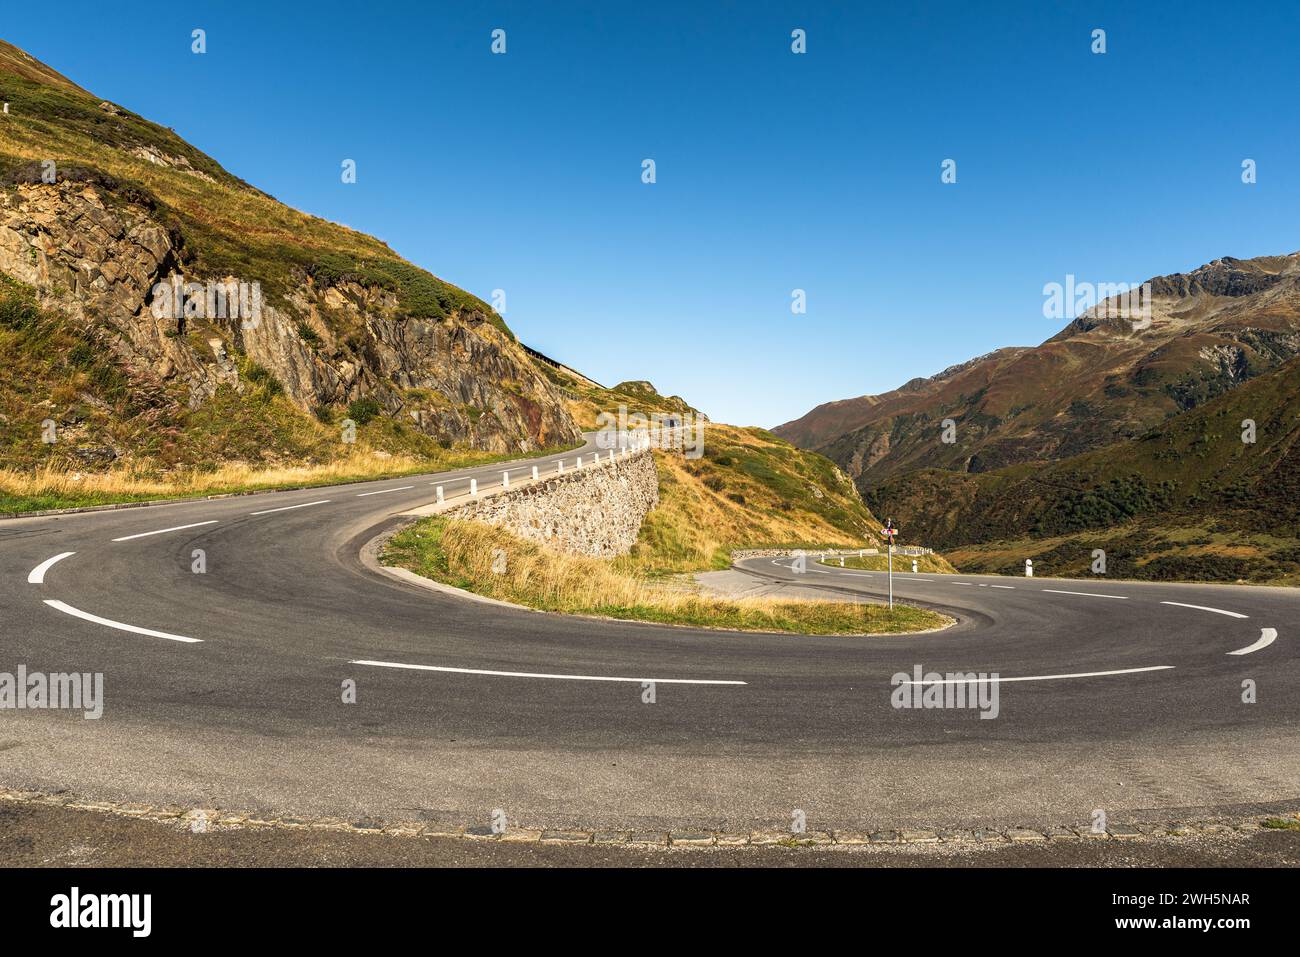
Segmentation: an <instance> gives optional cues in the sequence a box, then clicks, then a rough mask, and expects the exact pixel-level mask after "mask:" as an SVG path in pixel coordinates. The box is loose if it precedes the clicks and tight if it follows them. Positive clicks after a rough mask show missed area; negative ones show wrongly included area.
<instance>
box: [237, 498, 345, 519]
mask: <svg viewBox="0 0 1300 957" xmlns="http://www.w3.org/2000/svg"><path fill="white" fill-rule="evenodd" d="M328 501H329V499H327V498H323V499H321V500H320V501H319V502H303V503H302V504H301V505H285V506H284V507H283V508H265V509H262V511H260V512H249V513H248V514H249V515H270V514H271V513H272V512H287V511H289V510H290V509H292V508H306V507H307V506H309V505H324V504H325V503H326V502H328Z"/></svg>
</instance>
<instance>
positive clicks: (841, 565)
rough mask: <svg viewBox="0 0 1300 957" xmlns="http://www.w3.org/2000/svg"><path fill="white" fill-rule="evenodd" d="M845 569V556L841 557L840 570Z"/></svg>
mask: <svg viewBox="0 0 1300 957" xmlns="http://www.w3.org/2000/svg"><path fill="white" fill-rule="evenodd" d="M843 567H844V556H843V555H841V556H840V568H843Z"/></svg>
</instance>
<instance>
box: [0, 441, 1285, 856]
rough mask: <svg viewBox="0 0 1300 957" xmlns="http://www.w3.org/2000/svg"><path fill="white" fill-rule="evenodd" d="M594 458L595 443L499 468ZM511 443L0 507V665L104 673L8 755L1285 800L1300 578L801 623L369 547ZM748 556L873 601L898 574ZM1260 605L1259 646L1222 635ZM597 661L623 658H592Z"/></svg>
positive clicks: (359, 785)
mask: <svg viewBox="0 0 1300 957" xmlns="http://www.w3.org/2000/svg"><path fill="white" fill-rule="evenodd" d="M578 454H582V455H588V454H590V449H589V448H585V449H582V450H578V451H577V452H567V453H564V454H563V455H559V456H551V457H549V458H544V459H538V460H530V461H529V462H528V463H527V464H526V465H521V466H520V471H518V472H515V473H514V475H513V476H512V477H513V478H514V479H515V480H516V481H518V479H519V478H520V477H521V476H522V475H525V474H526V473H527V470H528V467H529V466H531V465H532V464H537V465H539V467H540V468H541V469H542V470H543V472H545V471H548V470H550V469H553V468H554V465H553V463H554V461H555V460H556V459H558V458H563V459H565V461H566V465H568V466H571V465H572V460H573V458H574V457H575V456H576V455H578ZM503 467H504V466H492V467H485V468H479V469H470V470H463V471H460V472H456V473H450V474H449V475H448V476H442V477H435V476H422V477H408V478H404V479H394V480H389V481H384V482H374V483H366V484H362V485H348V486H342V487H336V488H328V489H311V490H306V491H297V492H278V493H268V494H265V495H258V496H248V497H239V498H231V499H223V500H217V501H199V502H192V503H184V504H174V505H167V506H159V507H150V508H136V509H126V510H120V511H111V512H96V513H88V514H78V515H67V516H56V517H44V518H28V519H18V520H11V521H4V522H0V583H3V586H2V587H3V595H4V598H3V600H2V601H0V672H11V673H12V672H15V671H16V670H17V668H18V666H19V665H25V666H26V668H27V669H28V671H29V672H37V671H40V672H68V671H79V672H102V673H103V674H104V699H105V703H104V712H103V717H102V718H101V719H99V720H85V719H83V718H82V716H81V714H80V713H79V712H78V713H69V712H60V711H48V710H46V711H28V710H23V711H0V783H4V784H6V785H8V786H10V787H17V788H32V789H37V790H44V791H60V790H67V791H70V792H72V793H75V794H77V795H80V796H84V797H89V798H93V799H101V800H111V801H141V802H149V803H178V804H184V805H187V806H194V807H218V808H223V809H229V810H239V811H246V812H254V813H279V814H296V815H299V816H319V815H332V816H339V817H343V818H346V819H349V820H358V819H369V820H381V821H382V820H412V819H423V820H427V821H433V822H439V823H448V824H466V823H475V822H478V823H484V824H486V823H488V822H489V821H490V820H491V817H492V815H493V813H494V811H496V810H498V809H500V810H502V811H504V812H505V814H506V816H507V819H508V820H509V822H510V824H511V826H523V827H551V828H564V827H588V828H593V827H609V828H623V827H627V828H643V827H655V828H666V829H672V830H676V829H680V828H682V827H698V828H710V829H717V830H748V829H758V828H764V827H766V828H777V829H783V828H787V827H788V826H789V824H790V821H791V815H792V813H793V812H794V811H795V810H796V809H797V810H800V811H803V812H804V816H805V818H806V820H807V824H808V827H809V828H815V827H819V828H850V829H852V828H857V829H868V830H869V829H874V828H884V827H948V826H980V825H984V824H989V825H997V824H1004V825H1010V824H1023V825H1035V824H1039V825H1051V824H1080V823H1087V822H1088V821H1089V819H1090V816H1091V814H1092V812H1093V811H1094V809H1098V808H1100V809H1103V810H1105V811H1106V813H1107V814H1108V816H1109V819H1110V820H1112V821H1135V822H1136V821H1153V820H1164V819H1174V818H1187V817H1190V816H1195V815H1198V814H1209V813H1214V814H1220V813H1229V812H1232V811H1234V810H1236V811H1240V812H1242V813H1253V812H1257V811H1261V810H1268V809H1272V808H1275V807H1290V808H1294V807H1296V806H1297V803H1300V735H1297V733H1296V732H1297V718H1298V717H1300V667H1297V665H1298V662H1297V651H1296V648H1297V642H1296V633H1297V628H1296V625H1297V623H1298V622H1297V618H1298V615H1297V611H1298V610H1300V591H1298V590H1296V589H1266V588H1253V587H1244V586H1243V587H1231V586H1213V585H1156V584H1144V583H1133V582H1121V581H1105V580H1100V579H1098V580H1088V581H1063V580H1052V579H1047V578H1035V579H1032V580H1026V579H1004V578H997V577H987V576H938V575H913V574H911V573H910V572H907V573H902V574H900V575H898V576H896V577H895V592H896V595H897V597H898V598H899V599H901V600H904V601H911V602H915V603H919V604H924V605H928V606H931V607H935V608H939V609H941V610H944V611H946V612H947V613H949V614H951V615H952V616H954V617H956V618H957V619H958V620H959V623H958V624H957V625H956V626H954V627H952V628H950V629H948V630H946V631H942V632H938V633H932V634H926V635H919V636H911V637H859V638H808V637H790V636H780V635H753V634H736V633H727V632H710V631H704V630H696V629H687V628H668V627H659V626H652V625H645V624H636V623H624V622H613V621H605V620H595V619H582V618H571V617H563V616H553V615H543V614H539V613H534V612H527V611H522V610H516V609H512V608H506V607H499V606H492V605H486V604H482V603H479V602H471V601H466V600H464V599H462V598H458V597H455V596H451V595H445V594H440V593H437V592H433V591H429V590H427V589H423V588H419V587H417V586H414V585H411V584H409V583H405V582H402V581H398V580H395V579H394V578H392V577H390V576H387V575H384V574H382V573H379V572H376V571H374V570H372V569H369V568H367V567H365V566H364V565H363V564H362V563H361V561H360V559H359V552H360V549H361V547H362V545H363V544H364V543H365V542H367V541H368V540H370V539H371V538H373V537H374V536H375V535H376V534H378V533H379V532H380V531H382V530H383V529H384V528H386V527H389V526H390V525H391V524H392V523H393V521H394V518H393V516H394V515H395V514H396V513H399V512H402V511H404V510H407V509H410V508H413V507H416V506H419V505H423V504H427V503H428V502H430V501H431V500H432V498H433V488H432V485H433V484H435V479H436V484H443V485H445V486H446V487H447V492H448V495H451V494H453V493H455V492H456V491H457V490H459V489H460V488H461V487H462V486H463V485H465V484H467V483H468V479H469V477H471V476H473V477H476V478H477V479H478V480H479V481H480V483H487V482H491V483H495V482H497V481H499V479H500V472H501V469H502V468H503ZM295 506H299V507H295ZM184 526H189V527H184ZM164 530H166V531H164ZM150 533H157V534H150ZM134 536H139V537H134ZM119 539H120V540H119ZM194 549H203V550H204V552H205V554H206V563H207V567H206V573H204V574H195V573H194V572H193V571H192V563H193V557H192V553H193V550H194ZM65 552H71V553H73V554H71V555H69V556H67V557H65V558H63V559H61V560H59V561H58V562H56V563H54V564H52V565H50V566H48V567H47V568H46V569H45V571H44V574H43V580H42V581H40V582H29V575H31V574H32V573H33V569H35V568H37V567H38V566H39V565H41V564H42V563H43V562H45V561H47V560H48V559H50V558H52V557H54V556H56V555H60V554H62V553H65ZM743 565H744V568H745V569H746V570H747V571H750V572H752V573H754V574H761V575H763V576H767V577H775V578H780V579H788V580H790V581H792V582H800V583H803V584H815V585H816V586H818V587H823V588H833V589H837V590H840V589H848V590H852V591H854V592H860V593H864V594H867V595H872V596H879V595H881V594H883V590H884V584H885V579H884V576H883V575H871V574H868V573H863V572H851V571H849V570H844V571H842V570H840V569H838V568H833V567H832V568H825V567H819V566H818V565H816V564H815V563H810V564H809V571H808V572H807V573H806V574H804V575H796V574H795V573H794V572H793V571H792V570H791V569H789V568H788V567H786V563H785V562H777V563H773V561H772V560H770V559H759V560H752V561H749V562H745V563H743ZM38 577H39V576H38ZM1071 593H1082V594H1071ZM1103 595H1106V596H1115V597H1100V596H1103ZM49 602H61V603H64V607H63V609H62V610H61V608H60V607H58V606H55V605H51V604H49ZM1192 605H1195V606H1201V607H1199V608H1194V607H1187V606H1192ZM1208 609H1216V610H1208ZM78 612H79V613H82V614H83V615H91V616H94V619H95V620H91V619H87V618H85V617H77V614H76V613H78ZM1224 612H1231V613H1232V614H1225V613H1224ZM1234 615H1235V616H1242V617H1234ZM105 621H108V622H114V623H118V624H126V625H130V626H133V627H135V628H140V629H146V630H149V631H153V632H160V633H163V634H166V635H170V636H172V637H170V638H168V637H159V636H158V635H153V634H142V633H139V632H134V631H125V630H122V629H121V628H118V627H112V626H111V625H109V624H105V623H104V622H105ZM1263 629H1273V630H1274V631H1275V632H1276V634H1277V637H1276V639H1275V640H1274V641H1272V643H1271V644H1268V645H1267V646H1266V647H1259V648H1258V649H1257V650H1254V651H1251V652H1249V653H1245V654H1238V655H1234V654H1229V652H1233V651H1238V650H1242V649H1245V648H1248V647H1251V646H1252V645H1255V644H1256V643H1257V642H1258V641H1259V640H1260V638H1261V634H1262V633H1263ZM177 638H191V639H198V640H197V641H181V640H176V639H177ZM359 662H384V663H387V664H390V665H416V666H424V668H435V669H463V670H460V671H456V670H451V671H447V670H411V669H408V668H398V667H385V666H380V665H375V664H361V663H359ZM917 665H920V666H921V667H922V668H923V671H925V672H930V671H936V672H944V673H946V672H950V671H951V672H963V673H964V672H985V673H989V674H993V673H996V674H997V675H998V678H999V680H998V682H997V690H998V715H997V717H996V719H991V720H989V719H982V718H981V717H980V713H979V711H978V710H977V709H961V710H957V709H940V710H926V709H910V708H909V709H900V708H895V707H893V706H892V704H891V695H892V694H893V693H894V690H895V689H894V687H893V685H892V684H891V676H892V675H894V674H895V673H896V672H907V673H909V674H910V673H911V672H912V671H913V668H914V667H915V666H917ZM1157 668H1158V669H1160V670H1147V669H1157ZM482 672H508V673H509V674H507V675H502V674H484V673H482ZM1109 672H1120V673H1115V674H1110V673H1109ZM1098 673H1101V674H1098ZM1067 675H1086V676H1085V677H1061V676H1067ZM611 678H617V679H629V680H591V679H611ZM348 679H352V680H355V682H356V686H357V701H356V703H355V704H346V703H344V702H343V700H342V698H343V695H342V693H341V686H342V683H343V682H344V681H345V680H348ZM643 679H654V680H655V681H656V684H655V688H654V690H655V702H654V703H653V704H651V703H645V702H644V701H643V686H642V683H641V682H642V680H643ZM1022 679H1023V680H1022ZM1030 679H1032V680H1030ZM1246 679H1250V680H1251V681H1253V682H1255V684H1256V689H1257V697H1258V700H1257V702H1256V703H1253V704H1246V703H1243V701H1242V694H1243V692H1242V683H1243V681H1244V680H1246ZM679 681H681V682H736V683H675V682H679ZM739 682H743V683H739Z"/></svg>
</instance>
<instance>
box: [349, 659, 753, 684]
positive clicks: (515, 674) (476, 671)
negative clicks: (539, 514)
mask: <svg viewBox="0 0 1300 957" xmlns="http://www.w3.org/2000/svg"><path fill="white" fill-rule="evenodd" d="M348 664H350V665H372V666H374V667H376V668H404V669H407V670H409V671H444V672H450V673H452V674H458V675H490V676H492V677H496V678H550V679H553V680H558V681H631V682H635V683H638V684H639V683H641V682H643V681H653V682H654V683H655V684H661V685H743V684H746V682H744V681H724V680H720V679H713V678H613V677H609V676H607V675H553V674H546V673H543V672H534V671H488V670H486V669H483V668H448V667H445V666H442V665H408V664H403V663H401V662H397V661H367V660H359V661H349V662H348Z"/></svg>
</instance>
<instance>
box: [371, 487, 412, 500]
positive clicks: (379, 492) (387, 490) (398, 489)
mask: <svg viewBox="0 0 1300 957" xmlns="http://www.w3.org/2000/svg"><path fill="white" fill-rule="evenodd" d="M408 488H415V486H414V485H403V486H402V487H401V488H381V489H380V490H379V491H377V492H358V493H357V498H365V497H366V496H367V495H383V494H384V493H385V492H405V491H406V490H407V489H408Z"/></svg>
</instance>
